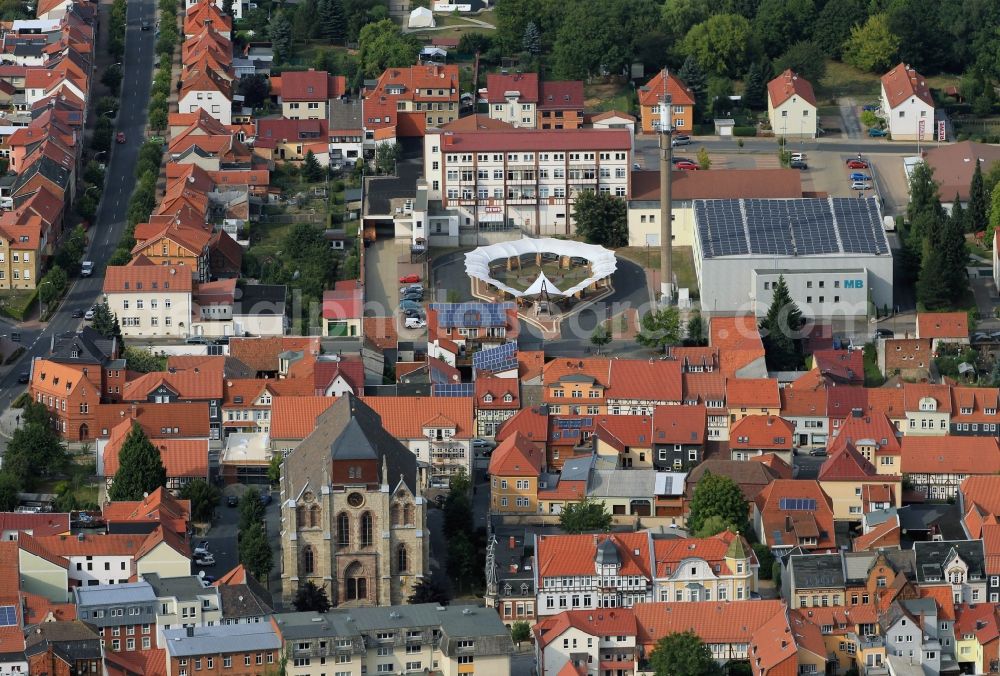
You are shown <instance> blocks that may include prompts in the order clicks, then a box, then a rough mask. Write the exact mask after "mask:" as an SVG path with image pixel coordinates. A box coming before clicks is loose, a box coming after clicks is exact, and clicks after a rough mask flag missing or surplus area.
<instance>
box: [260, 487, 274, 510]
mask: <svg viewBox="0 0 1000 676" xmlns="http://www.w3.org/2000/svg"><path fill="white" fill-rule="evenodd" d="M271 500H273V498H272V497H271V491H261V493H260V504H262V505H264V506H265V507H267V506H268V505H269V504H271Z"/></svg>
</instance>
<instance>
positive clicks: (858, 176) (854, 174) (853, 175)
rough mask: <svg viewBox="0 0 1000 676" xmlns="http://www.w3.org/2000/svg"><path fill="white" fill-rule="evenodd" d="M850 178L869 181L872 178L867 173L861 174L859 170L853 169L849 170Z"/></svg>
mask: <svg viewBox="0 0 1000 676" xmlns="http://www.w3.org/2000/svg"><path fill="white" fill-rule="evenodd" d="M851 180H852V181H870V180H872V177H871V176H869V175H868V174H863V173H861V172H860V171H853V172H851Z"/></svg>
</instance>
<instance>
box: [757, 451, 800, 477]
mask: <svg viewBox="0 0 1000 676" xmlns="http://www.w3.org/2000/svg"><path fill="white" fill-rule="evenodd" d="M747 462H756V463H760V464H761V465H766V466H767V467H769V468H770V469H771V470H772V472H773V474H774V476H775V477H776V478H778V479H791V478H792V466H791V465H789V464H788V463H787V462H785V461H784V460H782V459H781V458H780V457H778V456H777V455H775V454H774V453H761V454H760V455H754V456H751V457H750V458H749V459H748V460H747Z"/></svg>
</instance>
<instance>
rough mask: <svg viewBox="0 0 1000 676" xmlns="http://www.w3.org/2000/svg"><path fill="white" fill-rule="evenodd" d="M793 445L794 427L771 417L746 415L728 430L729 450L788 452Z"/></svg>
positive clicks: (782, 420)
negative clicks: (747, 449)
mask: <svg viewBox="0 0 1000 676" xmlns="http://www.w3.org/2000/svg"><path fill="white" fill-rule="evenodd" d="M794 445H795V425H793V424H792V423H790V422H788V421H787V420H785V419H784V418H778V417H776V416H773V415H748V416H747V417H745V418H743V419H742V420H737V421H736V422H735V423H733V425H732V426H731V427H730V429H729V447H730V448H733V449H735V448H751V449H770V450H777V451H789V450H791V449H792V447H793V446H794Z"/></svg>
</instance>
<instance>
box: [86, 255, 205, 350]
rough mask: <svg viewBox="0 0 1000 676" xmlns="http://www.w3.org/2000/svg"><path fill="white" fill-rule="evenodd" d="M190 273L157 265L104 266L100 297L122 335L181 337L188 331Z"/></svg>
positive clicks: (189, 319) (186, 269)
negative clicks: (101, 296) (102, 292)
mask: <svg viewBox="0 0 1000 676" xmlns="http://www.w3.org/2000/svg"><path fill="white" fill-rule="evenodd" d="M191 288H192V283H191V273H190V272H189V270H188V268H178V267H174V266H166V265H163V266H160V265H139V266H133V265H127V266H125V265H121V266H108V268H107V271H106V272H105V277H104V297H105V299H106V300H107V303H108V308H109V309H110V310H111V312H112V313H113V314H115V315H117V316H118V323H119V324H120V325H121V329H122V335H124V336H130V337H139V336H143V337H156V338H164V337H185V336H187V335H188V331H189V329H190V328H191V319H192V317H191Z"/></svg>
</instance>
